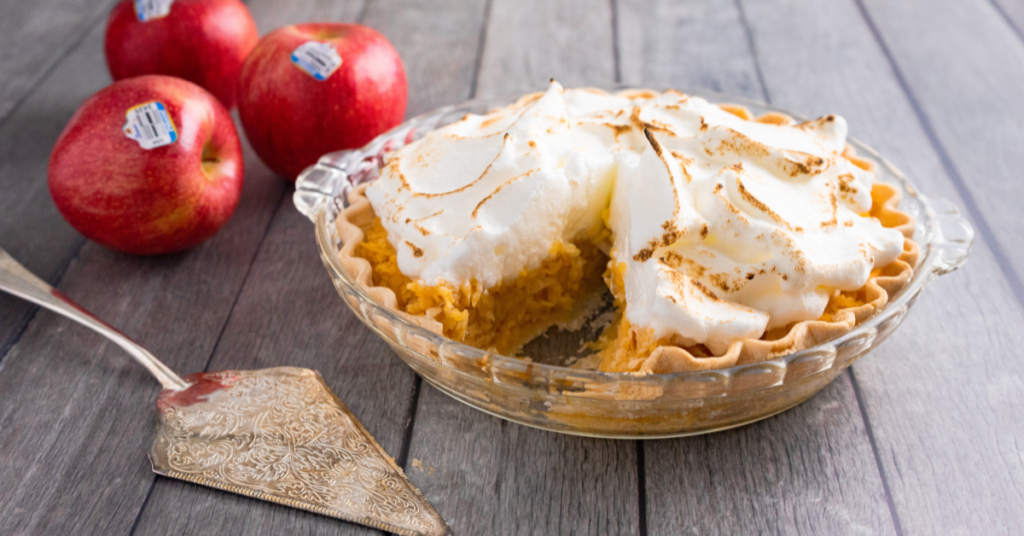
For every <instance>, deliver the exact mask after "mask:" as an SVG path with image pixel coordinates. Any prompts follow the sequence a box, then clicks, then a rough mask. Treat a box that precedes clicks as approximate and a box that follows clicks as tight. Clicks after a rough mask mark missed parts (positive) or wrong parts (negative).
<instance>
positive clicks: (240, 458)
mask: <svg viewBox="0 0 1024 536" xmlns="http://www.w3.org/2000/svg"><path fill="white" fill-rule="evenodd" d="M0 290H4V291H6V292H9V293H11V294H13V295H15V296H18V297H20V298H23V299H26V300H28V301H31V302H33V303H36V304H39V305H41V306H43V307H46V308H47V309H50V310H52V311H54V312H57V313H60V314H62V315H64V316H66V317H68V318H70V319H72V320H75V321H77V322H79V323H81V324H82V325H84V326H86V327H88V328H90V329H92V330H94V331H96V332H98V333H99V334H101V335H103V336H105V337H107V338H108V339H110V340H111V341H113V342H115V343H116V344H117V345H118V346H120V347H121V348H123V349H124V350H125V351H127V352H128V353H129V354H131V356H132V357H134V358H135V360H136V361H138V362H139V363H140V364H141V365H142V366H144V367H146V370H148V371H149V372H150V373H151V374H152V375H153V376H154V377H155V378H156V379H157V381H159V382H160V384H161V385H162V386H163V387H164V390H163V391H162V392H161V393H160V396H159V398H158V399H157V432H156V439H155V440H154V441H153V447H152V448H151V449H150V451H149V459H150V460H151V461H152V463H153V471H154V472H155V473H157V474H161V475H165V476H169V477H172V478H179V479H182V480H187V481H189V482H194V483H196V484H202V485H204V486H209V487H213V488H218V489H222V490H226V491H230V492H233V493H238V494H240V495H246V496H249V497H255V498H257V499H263V500H265V501H271V502H275V503H279V504H284V505H287V506H291V507H293V508H300V509H303V510H309V511H311V512H316V513H318V514H323V515H327V516H331V517H336V518H339V519H344V520H346V521H351V522H353V523H359V524H362V525H367V526H370V527H373V528H376V529H380V530H385V531H389V532H393V533H396V534H400V535H408V536H419V535H423V536H442V535H446V534H449V533H450V530H449V529H448V526H447V525H446V524H445V522H444V520H443V519H441V516H439V515H438V514H437V512H436V511H434V508H433V507H432V506H431V505H430V503H429V502H427V500H426V499H425V498H424V497H423V495H422V494H420V492H419V490H417V489H416V487H415V486H413V484H412V482H410V481H409V479H408V478H406V476H405V473H403V472H402V470H401V469H400V468H399V467H398V466H397V465H395V462H394V460H393V459H391V458H390V457H389V456H388V455H387V453H386V452H384V449H382V448H381V447H380V445H378V444H377V442H376V441H374V439H373V437H372V436H370V434H369V433H368V432H367V431H366V429H365V428H363V426H362V424H360V423H359V421H358V420H357V419H356V418H355V416H354V415H352V412H350V411H349V410H348V408H347V407H345V404H343V403H342V402H341V400H339V399H338V397H337V396H335V395H334V393H333V392H332V391H331V389H330V388H329V387H327V384H325V383H324V381H323V379H322V378H321V377H320V375H319V374H317V373H316V372H315V371H312V370H309V369H303V368H295V367H279V368H270V369H262V370H239V371H223V372H200V373H197V374H192V375H190V376H188V378H186V379H185V380H182V379H181V378H179V377H178V376H177V375H176V374H174V372H172V371H171V370H170V369H169V368H167V366H165V365H164V364H163V363H161V362H160V361H158V360H157V359H156V358H155V357H154V356H153V355H152V354H150V353H149V352H147V351H146V350H145V349H143V348H142V347H141V346H139V345H138V344H137V343H135V342H134V341H132V340H131V339H129V338H128V337H127V336H126V335H124V334H123V333H121V332H119V331H117V330H116V329H114V328H113V327H111V326H110V325H108V324H107V323H106V322H103V321H102V320H100V319H98V318H96V317H95V316H93V315H92V314H91V313H89V312H88V311H86V310H85V309H83V308H81V307H79V306H78V305H76V304H75V303H74V302H72V301H71V300H70V299H68V298H67V297H65V296H63V295H62V294H60V293H59V292H57V290H55V289H54V288H52V287H51V286H50V285H47V284H46V283H45V282H44V281H42V280H41V279H39V278H38V277H36V276H35V275H33V274H32V273H31V272H29V271H28V270H26V269H25V268H24V267H23V266H21V265H20V264H18V263H17V261H15V260H14V259H13V258H11V256H10V255H8V254H7V252H6V251H4V250H2V249H0Z"/></svg>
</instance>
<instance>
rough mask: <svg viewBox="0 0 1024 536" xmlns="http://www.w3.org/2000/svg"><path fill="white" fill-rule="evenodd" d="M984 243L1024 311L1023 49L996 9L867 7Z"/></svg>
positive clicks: (982, 3) (978, 2)
mask: <svg viewBox="0 0 1024 536" xmlns="http://www.w3.org/2000/svg"><path fill="white" fill-rule="evenodd" d="M863 5H864V6H865V8H866V11H867V13H868V14H869V15H870V17H871V20H872V22H873V23H874V25H875V27H876V28H877V30H878V32H879V34H880V36H881V39H882V42H883V43H884V44H885V45H886V47H887V50H888V51H889V53H890V54H891V56H892V58H893V61H894V62H895V68H896V69H898V72H899V73H900V74H901V75H902V77H903V79H904V80H905V83H906V85H907V89H908V91H909V94H910V96H911V98H912V99H913V102H914V104H915V105H916V106H917V107H918V110H919V112H920V116H921V120H922V121H923V122H924V123H925V125H926V128H927V130H928V133H929V135H931V136H932V137H933V138H934V143H935V144H936V146H937V147H938V148H939V149H940V151H941V153H942V154H943V156H945V157H946V158H947V162H946V167H947V168H948V172H949V174H950V175H951V178H953V179H954V180H955V181H956V182H957V184H958V186H959V189H960V191H961V192H960V193H961V195H962V196H964V197H965V201H966V202H967V203H968V208H970V209H971V213H972V214H971V215H972V217H973V218H974V219H975V220H976V222H977V223H978V230H979V232H980V233H981V234H983V235H987V236H989V237H990V238H991V239H992V240H994V243H993V244H991V245H992V247H993V248H995V249H994V252H995V254H996V255H997V260H998V261H999V262H1000V265H1001V267H1002V269H1003V270H1004V271H1006V272H1007V273H1008V274H1010V277H1011V281H1012V283H1013V287H1014V291H1015V292H1016V293H1017V299H1018V300H1020V301H1021V302H1022V303H1024V284H1022V282H1021V281H1022V280H1024V275H1022V274H1024V269H1022V268H1021V267H1022V266H1024V250H1022V248H1020V247H1019V237H1020V236H1022V234H1024V221H1022V220H1021V218H1019V217H1017V214H1018V213H1019V212H1020V210H1019V203H1018V199H1020V198H1021V196H1022V195H1024V184H1022V183H1021V181H1020V180H1019V179H1018V177H1019V175H1020V174H1019V171H1018V170H1019V169H1020V166H1021V165H1024V153H1022V152H1021V151H1019V150H1018V147H1019V146H1020V144H1021V143H1022V142H1024V128H1022V127H1021V125H1022V122H1021V119H1022V118H1024V102H1021V100H1020V98H1019V91H1017V88H1018V87H1020V86H1021V85H1022V84H1024V42H1022V41H1021V36H1020V35H1019V34H1018V33H1017V32H1016V31H1015V30H1014V28H1013V27H1011V26H1010V25H1009V24H1008V23H1007V21H1006V19H1004V18H1003V17H1002V15H1001V14H1000V13H999V11H997V10H996V9H995V7H994V5H993V4H992V3H990V2H989V1H986V0H972V1H966V2H951V1H947V0H942V1H936V2H918V1H914V2H898V3H890V2H874V1H868V2H863Z"/></svg>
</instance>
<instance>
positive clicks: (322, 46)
mask: <svg viewBox="0 0 1024 536" xmlns="http://www.w3.org/2000/svg"><path fill="white" fill-rule="evenodd" d="M292 63H294V64H295V65H297V66H298V67H299V68H300V69H302V70H303V71H306V72H307V73H309V75H310V76H312V77H313V78H316V79H317V80H320V81H321V82H322V81H324V80H327V77H328V76H331V74H332V73H333V72H334V71H337V70H338V67H341V56H339V55H338V50H337V49H336V48H334V45H332V44H330V43H321V42H319V41H306V42H305V43H302V44H301V45H299V48H296V49H295V50H294V51H292Z"/></svg>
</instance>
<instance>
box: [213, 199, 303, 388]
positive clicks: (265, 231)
mask: <svg viewBox="0 0 1024 536" xmlns="http://www.w3.org/2000/svg"><path fill="white" fill-rule="evenodd" d="M287 194H288V190H284V191H283V192H282V193H281V197H280V198H279V199H278V200H277V207H276V208H275V209H274V213H273V214H271V215H270V218H268V219H267V226H266V228H264V229H263V237H262V238H260V241H259V244H257V245H256V249H255V250H254V251H253V253H252V258H251V259H249V266H248V267H247V268H246V269H245V275H244V276H242V283H241V284H239V285H238V292H237V293H236V294H235V300H234V301H233V302H231V307H230V308H229V309H228V314H227V316H226V317H224V324H222V325H221V327H220V332H219V333H217V340H216V341H215V342H214V343H213V348H211V349H210V355H209V356H207V357H206V364H205V365H203V372H209V371H210V370H209V369H210V361H212V360H213V356H214V355H216V354H217V348H218V347H220V341H221V338H223V337H224V331H225V330H226V329H227V327H228V323H230V322H231V316H232V315H234V314H235V306H237V305H238V299H239V298H240V297H241V296H242V290H243V289H244V288H245V283H246V282H247V281H248V280H249V275H250V274H252V265H253V264H255V263H256V259H257V258H258V257H259V255H260V250H262V249H263V244H264V243H265V242H266V241H267V235H269V234H270V228H271V227H272V226H273V225H274V220H276V219H277V214H278V213H279V212H281V206H282V205H285V204H288V203H289V202H290V199H289V196H288V195H287Z"/></svg>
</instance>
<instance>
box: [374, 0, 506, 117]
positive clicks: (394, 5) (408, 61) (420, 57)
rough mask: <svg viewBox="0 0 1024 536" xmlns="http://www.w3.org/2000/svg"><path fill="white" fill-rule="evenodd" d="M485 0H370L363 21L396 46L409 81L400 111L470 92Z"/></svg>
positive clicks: (420, 109) (422, 109) (416, 111)
mask: <svg viewBox="0 0 1024 536" xmlns="http://www.w3.org/2000/svg"><path fill="white" fill-rule="evenodd" d="M486 7H487V1H486V0H446V1H445V2H442V3H440V4H439V3H438V2H436V1H430V0H374V1H373V2H372V3H371V4H370V6H369V8H368V9H367V10H366V15H365V19H364V21H363V22H364V23H365V24H366V25H368V26H370V27H371V28H375V29H376V30H378V31H380V32H381V33H383V34H384V36H385V37H387V38H388V40H390V41H391V44H392V45H394V46H395V49H397V50H398V54H399V55H400V56H401V57H402V63H403V64H404V66H405V76H406V80H407V81H408V83H409V106H408V108H407V110H406V116H407V117H412V116H415V115H420V114H423V113H426V112H429V111H430V110H433V109H435V108H439V107H441V106H447V105H449V104H457V103H460V102H462V101H464V100H466V99H467V98H469V97H470V92H471V90H472V87H473V79H474V77H475V76H476V63H477V58H478V55H479V46H478V45H479V43H480V35H481V32H480V30H481V27H482V25H483V20H484V13H485V11H486Z"/></svg>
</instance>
